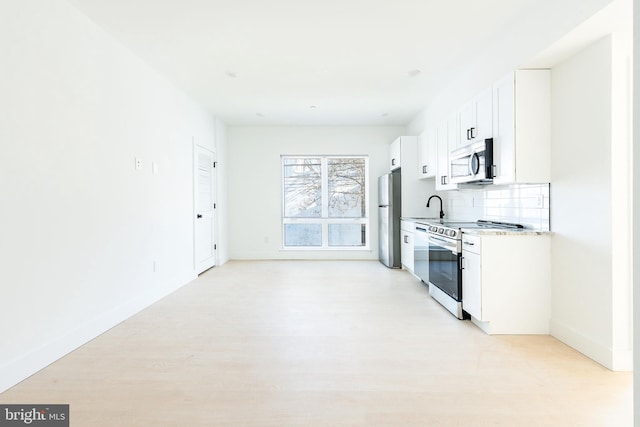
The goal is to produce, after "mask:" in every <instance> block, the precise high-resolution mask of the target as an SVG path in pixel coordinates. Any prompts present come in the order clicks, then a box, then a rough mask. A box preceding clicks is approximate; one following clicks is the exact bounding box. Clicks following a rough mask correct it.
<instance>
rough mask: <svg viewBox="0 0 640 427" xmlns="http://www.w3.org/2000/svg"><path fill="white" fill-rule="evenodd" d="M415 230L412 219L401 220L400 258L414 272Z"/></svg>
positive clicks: (406, 267)
mask: <svg viewBox="0 0 640 427" xmlns="http://www.w3.org/2000/svg"><path fill="white" fill-rule="evenodd" d="M414 230H415V223H414V222H412V221H404V220H403V221H400V238H401V242H400V243H401V246H400V260H401V262H402V266H403V267H404V268H405V269H407V270H409V271H410V272H411V273H413V269H414V258H413V236H414Z"/></svg>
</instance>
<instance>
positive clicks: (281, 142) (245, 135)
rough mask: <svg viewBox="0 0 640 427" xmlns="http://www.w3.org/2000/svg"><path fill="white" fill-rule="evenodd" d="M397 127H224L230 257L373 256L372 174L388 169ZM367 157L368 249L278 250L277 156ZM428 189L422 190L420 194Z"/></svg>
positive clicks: (374, 190)
mask: <svg viewBox="0 0 640 427" xmlns="http://www.w3.org/2000/svg"><path fill="white" fill-rule="evenodd" d="M403 132H404V129H403V128H402V127H346V126H345V127H342V126H336V127H326V126H325V127H313V126H310V127H305V126H299V127H249V126H245V127H232V126H230V127H229V129H228V140H229V146H228V150H229V159H228V161H229V164H231V165H233V167H232V168H231V169H230V170H229V212H230V214H229V236H230V242H229V247H230V254H229V256H230V258H232V259H300V258H302V259H308V258H313V259H319V258H330V259H335V258H349V259H377V258H378V246H377V224H378V217H377V205H376V201H377V178H378V176H380V175H383V174H385V173H387V172H388V157H389V144H390V143H391V142H392V141H393V140H394V139H395V138H397V137H398V136H400V135H402V134H403ZM287 154H293V155H295V154H327V155H331V154H358V155H368V156H369V190H370V192H369V194H370V203H369V209H370V211H369V212H370V227H371V234H370V238H371V250H368V251H290V250H287V251H282V250H281V246H282V244H281V242H282V237H281V233H282V226H281V214H282V209H281V204H282V194H281V191H282V190H281V189H282V184H281V176H282V172H281V160H280V156H281V155H287ZM425 194H428V193H425Z"/></svg>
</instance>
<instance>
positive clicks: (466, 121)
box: [458, 88, 493, 146]
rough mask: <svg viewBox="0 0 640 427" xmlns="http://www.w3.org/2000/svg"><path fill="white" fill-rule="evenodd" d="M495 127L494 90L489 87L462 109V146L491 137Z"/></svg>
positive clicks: (460, 131) (460, 134) (460, 132)
mask: <svg viewBox="0 0 640 427" xmlns="http://www.w3.org/2000/svg"><path fill="white" fill-rule="evenodd" d="M492 129H493V90H492V88H488V89H486V90H484V91H482V92H481V93H480V94H478V95H477V96H476V97H474V98H473V99H472V100H471V101H470V102H468V103H467V104H466V105H465V106H464V107H462V109H461V110H460V128H459V132H458V135H459V137H460V144H459V145H460V146H463V145H467V144H470V143H472V142H476V141H482V140H484V139H485V138H491V136H492V133H493V131H492Z"/></svg>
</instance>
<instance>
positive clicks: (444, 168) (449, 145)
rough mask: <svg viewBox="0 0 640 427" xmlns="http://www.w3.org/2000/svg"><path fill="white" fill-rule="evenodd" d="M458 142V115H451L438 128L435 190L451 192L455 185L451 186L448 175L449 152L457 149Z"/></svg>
mask: <svg viewBox="0 0 640 427" xmlns="http://www.w3.org/2000/svg"><path fill="white" fill-rule="evenodd" d="M458 141H459V133H458V115H457V114H452V115H451V116H450V117H449V119H448V120H445V121H444V122H442V123H441V124H440V126H438V134H437V144H435V145H436V148H437V153H436V156H437V158H438V161H437V165H436V190H453V189H455V188H457V187H458V186H457V184H451V176H450V175H449V152H450V151H451V150H453V149H455V147H457V144H458Z"/></svg>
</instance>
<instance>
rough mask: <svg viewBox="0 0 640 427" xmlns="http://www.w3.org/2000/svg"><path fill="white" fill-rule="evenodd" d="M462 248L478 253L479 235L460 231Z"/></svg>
mask: <svg viewBox="0 0 640 427" xmlns="http://www.w3.org/2000/svg"><path fill="white" fill-rule="evenodd" d="M462 250H463V251H469V252H473V253H476V254H479V253H480V236H475V235H473V234H467V233H462Z"/></svg>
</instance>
